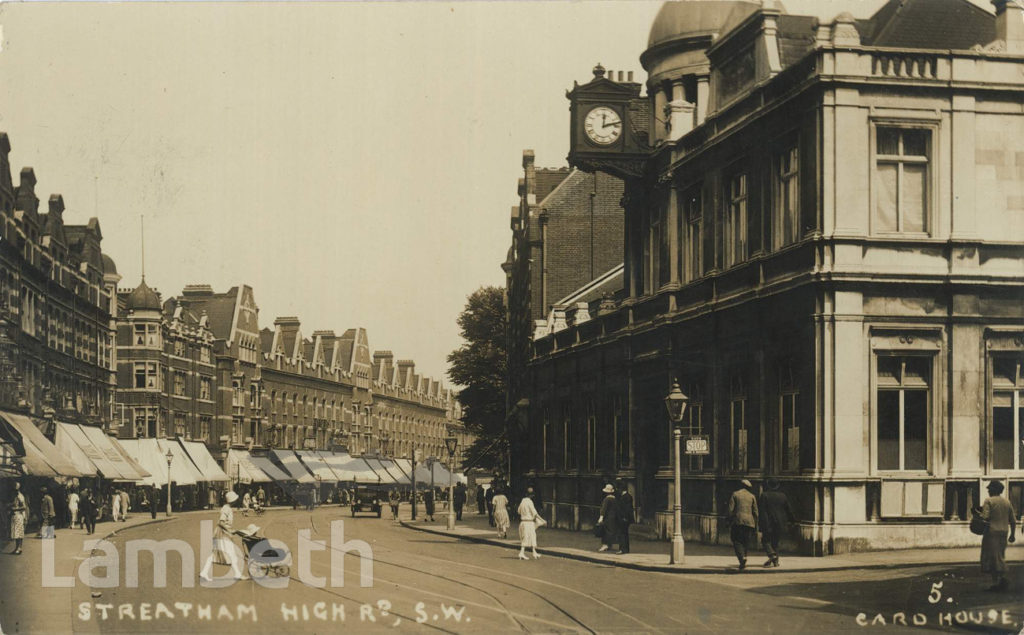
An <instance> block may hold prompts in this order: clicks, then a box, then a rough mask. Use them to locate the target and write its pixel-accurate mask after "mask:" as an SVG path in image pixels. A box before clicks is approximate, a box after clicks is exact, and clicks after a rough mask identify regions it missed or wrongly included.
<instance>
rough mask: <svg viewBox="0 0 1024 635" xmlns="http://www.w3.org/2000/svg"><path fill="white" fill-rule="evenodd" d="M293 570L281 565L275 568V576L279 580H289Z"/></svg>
mask: <svg viewBox="0 0 1024 635" xmlns="http://www.w3.org/2000/svg"><path fill="white" fill-rule="evenodd" d="M291 572H292V569H291V567H289V566H288V565H286V564H279V565H277V566H276V567H274V575H275V576H277V577H279V578H287V577H288V575H289V574H291Z"/></svg>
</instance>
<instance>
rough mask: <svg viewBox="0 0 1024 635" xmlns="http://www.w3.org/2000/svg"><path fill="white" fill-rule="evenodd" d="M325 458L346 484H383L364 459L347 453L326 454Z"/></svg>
mask: <svg viewBox="0 0 1024 635" xmlns="http://www.w3.org/2000/svg"><path fill="white" fill-rule="evenodd" d="M323 456H324V460H326V461H327V464H328V465H330V466H331V469H332V470H333V471H334V473H335V474H337V475H338V478H340V479H341V480H342V481H345V482H346V483H379V482H381V481H380V478H379V477H378V476H377V473H376V472H375V471H373V468H371V467H370V466H369V465H368V464H367V463H366V461H365V460H364V459H362V458H358V457H353V456H350V455H348V454H347V453H345V452H332V453H330V454H328V453H326V452H325V453H324V455H323Z"/></svg>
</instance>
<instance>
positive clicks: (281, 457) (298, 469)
mask: <svg viewBox="0 0 1024 635" xmlns="http://www.w3.org/2000/svg"><path fill="white" fill-rule="evenodd" d="M270 454H271V456H272V457H273V458H274V460H275V461H276V462H277V463H278V464H279V465H280V466H281V468H282V469H283V470H284V471H285V472H288V474H289V475H290V476H291V477H292V480H295V481H298V482H299V483H315V482H316V479H315V478H313V475H312V474H310V472H309V470H307V469H306V467H305V466H304V465H303V464H302V461H301V460H299V457H298V456H296V454H295V452H294V451H292V450H271V451H270Z"/></svg>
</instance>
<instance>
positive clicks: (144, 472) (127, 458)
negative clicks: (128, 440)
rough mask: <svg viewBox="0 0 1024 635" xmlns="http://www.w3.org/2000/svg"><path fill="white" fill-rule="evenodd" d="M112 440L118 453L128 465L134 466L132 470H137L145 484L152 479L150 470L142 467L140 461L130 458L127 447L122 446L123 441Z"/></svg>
mask: <svg viewBox="0 0 1024 635" xmlns="http://www.w3.org/2000/svg"><path fill="white" fill-rule="evenodd" d="M111 440H112V441H113V443H114V449H115V450H117V451H118V453H120V454H121V456H122V457H124V460H125V461H127V462H128V465H130V466H132V469H133V470H135V472H136V473H137V474H139V475H141V476H142V479H141V482H145V480H146V479H148V478H150V477H151V476H152V474H151V473H150V471H149V470H147V469H146V468H144V467H142V465H141V464H140V463H139V462H138V461H136V460H135V459H133V458H132V457H130V456H129V455H128V450H126V449H125V447H124V446H123V445H121V440H120V439H111Z"/></svg>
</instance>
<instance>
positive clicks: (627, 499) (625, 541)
mask: <svg viewBox="0 0 1024 635" xmlns="http://www.w3.org/2000/svg"><path fill="white" fill-rule="evenodd" d="M616 489H618V490H619V496H618V501H619V525H620V526H621V527H622V529H620V531H621V532H622V536H620V538H619V553H629V526H630V525H632V524H633V523H634V522H635V521H636V512H635V511H634V508H633V495H632V494H630V493H629V488H627V487H626V483H625V482H623V481H619V483H618V487H617V488H616Z"/></svg>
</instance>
